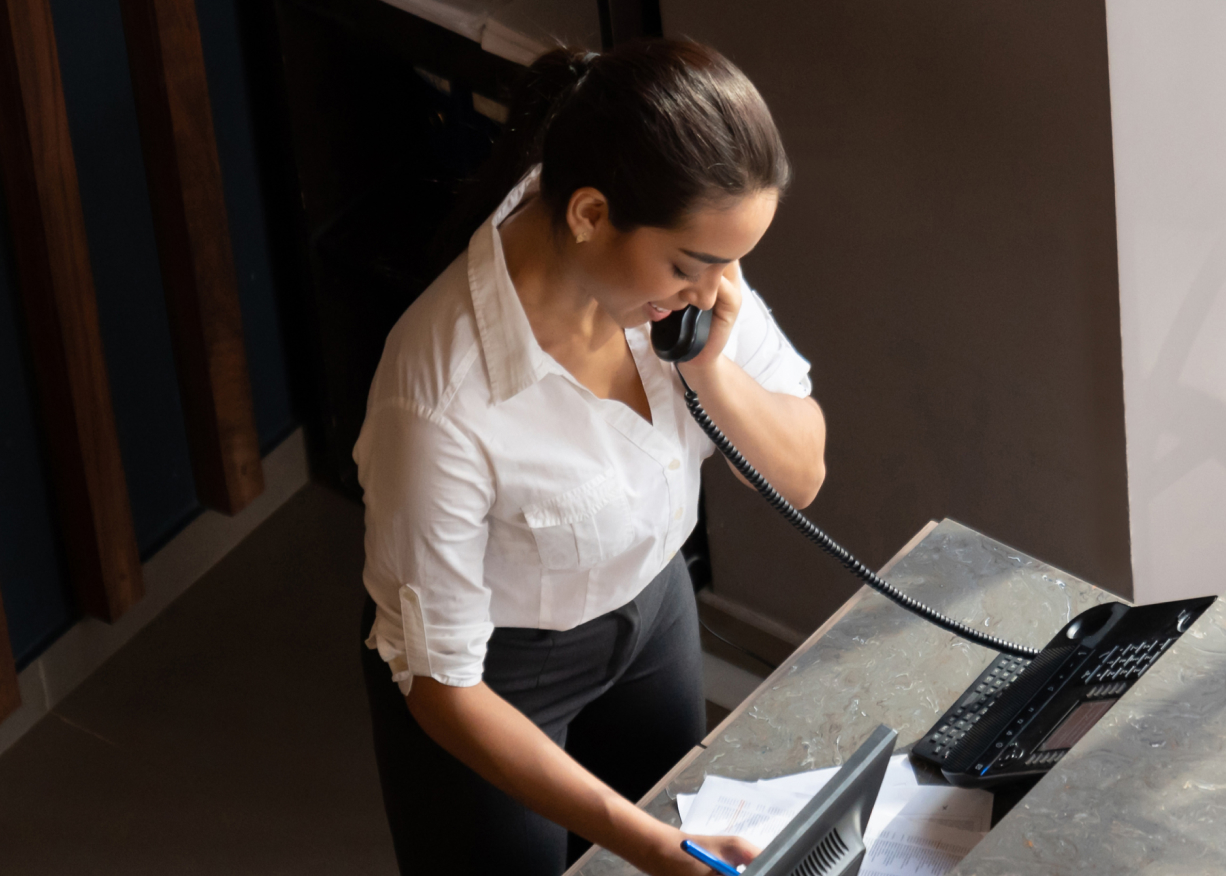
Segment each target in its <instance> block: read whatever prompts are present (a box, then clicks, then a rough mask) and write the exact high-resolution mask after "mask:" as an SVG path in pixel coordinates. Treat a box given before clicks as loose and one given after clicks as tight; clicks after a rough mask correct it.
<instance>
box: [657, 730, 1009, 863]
mask: <svg viewBox="0 0 1226 876" xmlns="http://www.w3.org/2000/svg"><path fill="white" fill-rule="evenodd" d="M838 771H839V768H838V767H827V768H825V769H820V770H811V771H809V772H805V773H796V774H793V775H788V776H780V777H778V778H774V779H760V780H758V781H756V782H746V781H740V780H737V779H728V778H724V777H722V776H707V777H706V778H705V779H704V780H703V783H702V787H701V788H699V789H698V793H697V794H678V795H677V810H678V812H680V813H681V829H682V830H683V831H685V832H686V833H689V834H695V835H699V836H724V835H734V836H739V837H741V838H743V839H746V840H748V841H749V842H751V843H754V844H755V845H757V846H759V847H762V848H765V847H766V846H767V845H768V844H769V843H770V841H771V840H773V839H774V838H775V837H776V836H777V835H778V834H779V833H780V831H782V830H783V829H784V828H785V827H787V825H788V823H789V822H790V821H791V820H792V819H793V818H795V817H796V815H797V813H799V812H800V810H801V809H803V808H804V806H805V804H806V803H808V802H809V800H811V799H812V798H813V795H814V794H816V793H817V792H818V791H820V790H821V789H822V788H823V787H825V785H826V783H827V782H829V781H830V780H831V779H832V778H833V777H834V776H835V774H836V773H838ZM991 818H992V794H991V792H988V791H981V790H971V789H967V788H954V787H951V786H949V785H920V784H919V782H918V781H917V780H916V777H915V771H914V769H913V768H912V767H911V763H910V761H909V759H908V757H907V755H905V754H898V755H895V756H894V757H892V758H890V763H889V766H888V767H887V769H886V774H885V779H884V780H883V781H882V784H881V789H880V790H879V791H878V793H877V801H876V803H874V804H873V812H872V814H871V815H870V817H869V821H868V824H867V825H866V827H865V831H864V843H865V846H866V847H867V848H868V850H869V854H868V856H867V858H866V860H865V864H864V867H863V868H862V870H861V872H862V873H863V874H865V876H870V874H876V876H912V874H924V876H928V874H940V873H945V872H946V871H947V870H948V869H949V868H951V867H952V866H953V865H954V864H955V863H957V862H958V861H960V860H961V859H962V857H963V856H965V855H966V853H967V852H969V851H970V850H971V849H972V848H974V846H975V844H976V843H978V842H979V840H980V839H982V838H983V836H984V834H986V833H987V831H988V828H989V827H990V826H991ZM882 840H884V843H885V844H884V846H883V847H882V849H881V851H880V854H879V855H876V857H875V853H874V848H875V845H876V843H877V842H879V841H882ZM960 849H961V850H962V851H959V850H960ZM874 861H875V862H876V863H873V866H874V867H876V869H870V866H869V865H870V863H872V862H874ZM900 868H901V869H900ZM908 868H909V869H908ZM917 868H918V869H917ZM925 868H927V869H925ZM934 868H936V869H934Z"/></svg>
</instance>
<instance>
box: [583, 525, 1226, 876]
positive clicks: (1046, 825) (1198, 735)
mask: <svg viewBox="0 0 1226 876" xmlns="http://www.w3.org/2000/svg"><path fill="white" fill-rule="evenodd" d="M818 561H820V560H818ZM882 576H883V577H884V578H885V579H886V580H888V581H889V582H890V583H892V584H894V585H895V586H897V587H899V588H900V589H902V590H903V591H904V592H906V593H908V594H909V595H911V596H913V597H915V598H917V599H919V600H921V601H922V602H926V603H928V604H929V605H931V606H933V607H934V608H937V609H939V610H941V611H943V612H944V613H945V614H948V615H951V616H952V617H954V618H957V619H959V620H962V621H964V622H966V623H970V624H973V625H976V626H980V627H982V628H984V629H985V630H988V631H990V632H992V633H993V634H995V635H997V636H1000V637H1002V638H1005V639H1008V640H1011V641H1014V642H1018V643H1021V644H1025V645H1030V646H1033V647H1037V648H1041V647H1043V646H1044V645H1045V644H1047V641H1048V640H1049V639H1050V638H1051V636H1052V635H1054V634H1055V633H1056V632H1057V631H1058V630H1059V629H1060V627H1061V626H1063V625H1064V624H1065V623H1066V622H1067V621H1068V620H1069V619H1071V618H1072V617H1073V616H1074V615H1076V614H1078V613H1080V612H1081V611H1083V610H1085V609H1086V608H1089V607H1090V606H1092V605H1096V604H1098V603H1102V602H1111V601H1114V600H1115V599H1116V597H1115V596H1114V595H1113V594H1111V593H1108V592H1107V591H1105V590H1101V589H1099V588H1097V587H1094V586H1093V585H1091V584H1088V583H1087V582H1085V581H1082V580H1080V579H1078V578H1075V577H1073V576H1071V575H1068V574H1067V573H1064V572H1062V571H1060V570H1058V569H1056V568H1054V567H1052V566H1049V565H1047V564H1045V563H1043V562H1041V561H1039V560H1036V559H1034V558H1033V557H1029V556H1027V555H1025V554H1023V553H1021V552H1019V551H1016V550H1014V549H1012V548H1010V547H1008V546H1006V545H1003V544H1001V543H1000V542H997V541H994V540H992V539H990V538H988V537H987V536H984V535H982V534H980V533H978V532H975V531H974V530H972V529H969V528H967V527H965V526H962V525H961V524H958V523H956V522H954V521H951V520H945V521H942V522H940V523H939V524H937V523H933V524H929V526H927V527H925V528H924V529H923V530H921V532H920V533H919V534H918V535H917V536H916V538H915V539H913V540H912V542H911V543H910V544H908V545H907V546H906V547H904V548H903V550H902V551H900V553H899V555H898V556H896V557H895V558H894V559H893V560H891V561H890V563H888V564H887V565H886V567H885V568H884V569H883V570H882ZM995 656H996V652H994V651H990V650H988V649H986V648H982V647H979V646H977V645H972V644H969V643H967V642H965V641H963V640H961V639H959V638H957V637H956V636H953V635H952V634H950V633H946V632H945V631H943V630H940V629H938V628H937V627H934V626H932V625H930V624H928V623H926V622H924V621H923V620H921V619H920V618H918V617H915V616H913V615H911V614H910V613H908V612H906V611H904V610H903V609H901V608H899V607H898V606H896V605H894V604H893V603H892V602H890V601H888V600H887V599H885V598H884V597H882V596H879V595H877V594H876V593H875V592H873V591H871V590H869V589H868V588H867V587H865V588H862V589H861V590H860V591H859V592H857V594H856V595H855V596H853V597H852V598H851V599H850V600H849V601H848V602H847V604H846V605H844V606H843V608H842V609H840V611H839V612H838V613H837V614H836V615H835V616H834V617H832V618H831V619H830V620H829V621H827V623H826V624H824V625H823V626H822V627H821V629H819V630H817V632H815V633H814V634H813V635H812V636H811V637H810V638H809V639H808V640H807V641H806V642H805V644H804V645H802V646H801V647H800V648H799V649H797V651H796V652H795V653H794V654H793V655H792V656H791V657H790V658H789V659H788V660H787V662H786V663H784V665H782V666H781V667H780V668H779V669H778V670H776V672H775V673H774V674H772V675H771V677H770V678H768V679H767V680H766V681H764V682H763V683H762V685H761V686H760V687H759V688H758V690H757V691H756V692H755V693H754V694H753V695H752V696H751V697H750V698H749V699H748V700H746V702H745V703H743V704H742V705H741V706H740V707H739V708H738V709H737V710H736V711H734V712H733V713H732V714H731V715H730V716H729V717H728V719H727V720H725V721H724V722H723V723H722V724H721V725H720V726H719V727H718V728H716V730H715V731H714V732H712V733H711V735H710V736H708V737H707V739H706V740H704V743H703V745H702V746H699V747H697V748H695V749H693V750H692V751H691V752H690V754H689V755H687V757H686V758H684V759H683V760H682V761H681V762H680V763H679V764H678V765H677V767H675V768H674V769H673V770H672V771H671V772H670V773H669V775H668V776H666V777H665V778H664V779H663V780H662V781H661V783H660V784H659V785H657V787H656V788H655V789H653V791H652V792H650V793H649V794H648V795H647V796H646V797H645V798H644V800H643V801H642V802H641V803H640V805H642V806H643V807H644V808H645V809H647V811H649V812H651V813H652V814H653V815H655V816H656V817H658V818H660V819H661V820H663V821H666V822H668V823H670V824H680V818H679V816H678V813H677V806H676V802H675V800H676V795H677V794H678V793H684V792H692V791H695V790H697V788H698V786H699V785H701V784H702V780H703V777H704V776H705V775H706V774H708V773H712V774H715V775H721V776H728V777H731V778H738V779H759V778H768V777H773V776H778V775H783V774H786V773H792V772H797V771H800V770H808V769H816V768H818V767H824V766H831V765H836V764H841V763H842V762H843V761H844V760H845V759H846V758H847V757H848V756H849V755H850V754H851V753H852V752H854V751H855V750H856V748H857V747H858V746H859V745H860V743H861V742H862V741H863V740H864V739H866V738H867V737H868V736H869V734H870V733H872V731H873V730H874V729H875V728H876V726H877V725H878V724H886V725H887V726H889V727H893V728H894V729H895V730H897V731H898V748H899V749H903V748H906V747H909V746H911V745H912V744H914V743H915V741H916V740H918V739H919V737H920V735H921V734H923V733H924V732H925V731H926V730H928V729H929V728H930V727H931V726H932V723H933V721H935V720H936V718H937V717H939V715H940V714H941V713H942V712H943V711H944V709H945V708H946V707H948V705H949V704H950V703H951V702H952V701H953V700H954V698H955V697H956V696H958V694H960V693H962V691H963V690H965V689H966V687H967V685H968V684H970V682H971V680H972V679H974V678H975V677H976V676H977V675H978V674H979V673H980V672H981V671H982V670H983V669H984V667H986V666H987V665H988V663H990V662H991V661H992V659H993V658H994V657H995ZM1223 670H1226V606H1224V605H1223V603H1221V602H1219V603H1216V604H1215V605H1214V606H1213V607H1212V608H1211V609H1210V610H1209V611H1207V612H1206V613H1205V614H1204V615H1203V616H1202V617H1201V618H1200V619H1199V620H1198V621H1197V623H1196V624H1195V625H1194V626H1193V627H1192V628H1191V629H1190V630H1189V631H1188V632H1187V633H1186V634H1185V635H1184V636H1183V638H1181V639H1180V641H1179V642H1177V643H1176V644H1175V645H1174V646H1172V649H1171V650H1170V651H1169V652H1168V653H1167V654H1166V655H1165V656H1164V657H1163V658H1162V659H1161V660H1160V661H1159V662H1158V663H1157V664H1156V665H1155V667H1154V668H1153V669H1151V670H1150V671H1149V672H1148V673H1146V675H1145V676H1143V677H1142V678H1141V679H1140V680H1139V681H1138V682H1137V683H1136V684H1135V685H1134V686H1133V688H1132V689H1131V690H1130V691H1129V692H1128V693H1127V694H1125V695H1124V697H1123V698H1122V699H1121V700H1120V702H1119V703H1118V704H1117V705H1116V706H1115V708H1113V709H1112V710H1111V712H1109V713H1108V714H1107V715H1106V716H1105V717H1104V718H1103V719H1102V720H1101V721H1100V722H1099V723H1098V725H1097V726H1096V727H1094V728H1093V729H1092V730H1091V731H1090V733H1089V734H1087V735H1086V737H1085V738H1084V739H1082V740H1081V742H1080V743H1078V745H1077V747H1076V748H1074V749H1073V751H1072V752H1070V753H1069V754H1068V755H1067V756H1066V757H1065V758H1064V759H1063V760H1062V761H1061V762H1060V763H1059V764H1058V765H1057V766H1056V768H1054V769H1053V770H1052V772H1051V773H1050V774H1048V775H1047V776H1046V777H1045V778H1044V779H1043V780H1042V781H1040V782H1039V783H1038V785H1036V786H1035V787H1034V789H1032V790H1031V791H1030V793H1029V794H1028V795H1027V796H1026V797H1025V798H1024V799H1023V800H1022V801H1021V802H1020V803H1018V804H1017V805H1016V806H1015V807H1014V808H1013V810H1012V811H1011V812H1010V813H1009V814H1008V815H1007V816H1006V817H1005V818H1004V819H1003V820H1002V821H1001V822H1000V823H999V824H998V825H997V826H996V828H995V829H994V830H993V831H992V832H991V833H990V834H989V835H988V836H987V838H986V839H984V841H983V842H981V843H980V844H979V846H977V847H976V848H975V850H974V851H972V853H971V854H970V855H969V856H968V857H967V858H966V859H965V860H964V861H963V862H962V863H961V864H960V865H959V866H958V868H957V869H956V870H954V871H953V872H954V873H957V874H962V876H970V874H982V876H987V874H1006V873H1008V874H1040V873H1041V874H1045V876H1052V874H1065V873H1070V874H1071V873H1079V874H1080V873H1112V874H1119V873H1142V872H1144V873H1147V874H1149V873H1181V874H1187V873H1202V872H1204V873H1209V872H1212V873H1222V872H1226V830H1223V827H1226V824H1224V822H1223V817H1224V816H1226V757H1223V756H1222V754H1223V747H1224V746H1226V673H1224V672H1223ZM568 872H569V873H571V874H576V876H577V874H580V873H581V874H584V876H614V874H616V876H623V874H632V873H637V872H638V871H637V870H636V869H635V868H634V867H632V866H630V865H629V864H627V863H626V862H625V861H622V860H620V859H619V858H617V857H615V856H613V855H611V854H610V853H608V852H606V851H604V850H602V849H596V850H593V851H592V852H591V853H589V855H587V856H585V857H584V858H583V859H581V860H580V861H579V862H577V863H576V865H575V866H574V867H573V868H572V869H571V870H570V871H568Z"/></svg>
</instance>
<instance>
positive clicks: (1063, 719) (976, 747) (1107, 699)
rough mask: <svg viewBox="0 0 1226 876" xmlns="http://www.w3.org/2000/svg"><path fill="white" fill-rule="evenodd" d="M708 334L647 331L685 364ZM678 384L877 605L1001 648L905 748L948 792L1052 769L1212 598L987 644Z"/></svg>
mask: <svg viewBox="0 0 1226 876" xmlns="http://www.w3.org/2000/svg"><path fill="white" fill-rule="evenodd" d="M710 327H711V312H710V311H703V310H699V309H698V308H697V307H693V306H690V307H687V308H685V309H684V310H679V311H676V312H675V313H673V315H672V316H669V317H667V318H665V319H663V320H660V321H659V322H655V323H653V324H652V327H651V343H652V347H653V348H654V349H655V351H656V355H658V356H659V357H660V358H661V359H663V360H664V361H666V362H672V363H674V365H678V364H680V363H682V362H688V361H689V360H690V359H693V358H694V357H695V356H697V355H698V354H699V353H700V352H701V351H702V347H703V345H704V344H705V343H706V342H707V338H708V336H709V333H710ZM677 376H678V377H679V378H680V380H681V384H682V386H684V387H685V403H686V406H687V407H688V408H689V411H690V414H691V416H693V418H694V420H695V421H696V422H697V423H698V425H699V426H700V427H701V428H702V430H703V431H704V432H705V433H706V434H707V437H709V438H710V439H711V441H712V442H713V443H714V444H715V446H716V447H717V448H719V450H720V452H721V453H722V454H723V455H724V456H725V457H726V458H727V459H728V461H729V462H731V463H732V465H733V466H734V467H735V468H736V470H737V471H739V472H740V473H741V474H742V475H744V477H745V479H746V480H748V481H749V483H750V484H752V485H753V486H754V488H755V489H756V490H757V491H758V493H759V494H760V495H761V496H762V497H763V498H764V499H766V501H767V502H768V503H770V505H771V507H773V508H774V509H775V510H776V511H778V512H779V513H780V514H782V515H783V516H784V518H786V519H787V521H788V522H789V523H791V524H792V525H793V526H794V527H795V528H796V529H798V530H799V531H800V532H801V534H802V535H804V536H805V537H806V538H808V539H809V540H810V541H812V542H814V543H815V544H817V546H818V547H820V548H821V549H822V550H824V551H825V552H826V553H828V554H830V555H831V556H832V557H834V558H835V559H836V560H838V561H839V562H840V563H842V565H843V566H844V567H845V568H847V569H848V571H850V572H851V573H852V574H854V575H856V576H857V577H858V578H860V579H861V580H862V581H864V582H865V583H866V584H868V585H869V586H870V587H872V588H873V589H874V590H876V591H877V592H878V593H880V594H881V595H883V596H885V597H886V598H887V599H890V600H892V601H894V602H896V603H898V604H899V605H901V606H902V607H903V608H905V609H907V610H908V611H911V612H914V613H915V614H918V615H920V616H921V617H923V618H924V619H925V620H927V621H929V622H930V623H933V624H935V625H936V626H938V627H941V628H942V629H944V630H948V631H949V632H951V633H954V634H955V635H958V636H961V637H962V638H964V639H967V640H969V641H972V642H974V643H976V644H978V645H983V646H984V647H986V648H991V649H992V650H995V651H999V652H1000V656H999V657H997V658H996V659H995V660H993V661H992V663H991V664H990V665H989V666H988V668H987V669H985V670H984V671H983V673H981V674H980V676H979V677H978V678H977V679H976V680H975V681H974V682H973V683H972V684H971V686H970V687H969V688H967V690H966V691H965V692H964V693H963V694H962V695H961V696H960V697H958V699H957V701H956V702H955V704H954V705H953V706H951V707H950V708H949V710H948V711H947V712H946V713H945V714H944V715H942V717H941V719H940V720H939V721H937V723H936V724H934V725H933V727H932V729H931V730H929V731H928V733H926V734H924V737H923V739H921V740H920V742H918V743H917V744H916V745H915V748H914V749H913V751H914V753H915V755H916V756H917V757H919V758H921V759H923V760H927V761H929V762H931V763H934V764H936V765H937V766H938V767H940V768H941V771H942V772H943V773H944V774H945V776H946V778H948V779H949V781H950V782H951V783H952V784H955V785H963V786H974V787H984V786H987V785H993V784H1000V783H1002V782H1007V781H1015V780H1018V779H1023V778H1027V777H1031V776H1037V775H1041V774H1042V773H1044V772H1046V771H1047V770H1049V769H1051V767H1052V765H1053V764H1055V763H1056V762H1057V761H1058V760H1060V758H1062V757H1063V756H1064V754H1065V753H1066V752H1067V751H1068V749H1069V748H1071V747H1072V746H1073V744H1075V743H1076V742H1077V740H1078V739H1080V738H1081V737H1082V736H1083V735H1084V734H1085V733H1086V732H1087V731H1088V730H1089V729H1090V727H1092V726H1093V725H1094V724H1095V723H1096V722H1097V721H1098V719H1099V718H1101V717H1102V716H1103V715H1104V714H1106V712H1107V710H1108V709H1110V708H1111V706H1112V705H1113V704H1114V703H1115V702H1116V700H1118V699H1119V698H1120V697H1121V696H1122V695H1123V694H1124V692H1125V691H1126V690H1127V689H1128V688H1129V687H1131V686H1132V684H1133V683H1134V682H1135V681H1136V679H1137V678H1139V677H1140V676H1141V674H1142V673H1144V672H1145V671H1146V670H1147V669H1148V668H1149V667H1150V666H1152V665H1153V663H1154V661H1156V660H1157V659H1158V657H1160V656H1161V655H1162V654H1163V653H1165V652H1166V650H1167V649H1168V648H1169V647H1170V646H1171V644H1172V643H1173V642H1174V641H1175V640H1176V639H1178V638H1179V637H1180V636H1181V635H1183V632H1184V631H1185V630H1186V629H1187V628H1188V627H1189V626H1191V624H1192V623H1193V622H1194V621H1195V620H1196V618H1198V617H1200V615H1201V614H1202V613H1203V612H1204V611H1205V609H1206V608H1208V607H1209V606H1210V605H1211V604H1212V603H1213V601H1214V599H1215V597H1212V596H1210V597H1204V598H1200V599H1186V600H1180V601H1176V602H1164V603H1158V604H1155V605H1143V606H1135V607H1129V606H1126V605H1123V604H1122V603H1118V602H1112V603H1105V604H1103V605H1098V606H1095V607H1094V608H1091V609H1088V610H1087V611H1084V612H1082V613H1081V614H1080V615H1078V616H1077V617H1075V618H1073V619H1072V620H1070V621H1069V622H1068V623H1067V624H1065V626H1064V627H1063V628H1062V629H1061V630H1060V632H1058V633H1057V634H1056V636H1055V638H1053V639H1052V640H1051V642H1049V643H1048V645H1047V647H1045V648H1044V649H1043V650H1041V651H1039V650H1036V649H1034V648H1030V647H1027V646H1024V645H1017V644H1014V643H1012V642H1006V641H1004V640H1003V639H999V638H997V637H996V636H990V635H988V634H986V633H983V632H981V631H979V630H976V629H974V628H973V627H970V626H968V625H966V624H963V623H961V622H959V621H956V620H953V619H952V618H948V617H946V616H944V615H943V614H941V613H940V612H938V611H936V610H935V609H933V608H930V607H929V606H927V605H924V604H923V603H922V602H919V601H917V600H915V599H912V598H911V597H909V596H907V595H906V594H905V593H903V592H902V591H901V590H898V589H897V588H896V587H894V586H893V585H891V584H889V583H888V582H886V581H885V580H883V579H882V578H881V577H880V576H878V575H877V574H876V573H875V572H873V571H872V570H871V569H869V568H868V567H867V566H865V565H864V564H863V563H861V562H860V561H859V560H857V559H856V558H855V557H854V556H852V554H851V553H850V552H848V551H847V550H846V549H845V548H843V547H841V546H840V545H839V544H837V543H836V542H835V541H834V540H833V539H831V538H830V536H828V535H826V533H824V532H822V531H821V530H820V529H818V528H817V526H815V525H814V524H813V523H812V522H811V521H810V520H809V519H808V518H807V517H805V516H804V515H803V514H801V513H800V511H798V510H796V508H794V507H792V504H791V503H790V502H788V501H787V500H786V499H784V498H783V497H782V496H781V495H779V493H778V492H777V491H776V490H775V488H774V487H772V486H771V485H770V483H768V482H767V480H766V478H764V477H762V475H761V474H760V473H759V472H758V471H757V470H756V469H755V468H754V467H753V466H752V465H750V464H749V462H748V460H746V459H745V457H743V456H742V455H741V454H740V452H739V451H738V450H737V449H736V447H734V446H733V445H732V442H731V441H729V440H728V438H727V437H726V436H725V435H724V434H723V432H721V431H720V429H719V427H718V426H716V425H715V423H713V422H712V421H711V418H710V417H709V416H708V415H707V412H706V411H704V410H703V408H702V405H701V404H700V403H699V400H698V394H697V393H695V392H694V390H692V389H691V388H690V385H689V384H688V383H686V381H685V376H684V375H683V374H682V373H681V369H680V368H677Z"/></svg>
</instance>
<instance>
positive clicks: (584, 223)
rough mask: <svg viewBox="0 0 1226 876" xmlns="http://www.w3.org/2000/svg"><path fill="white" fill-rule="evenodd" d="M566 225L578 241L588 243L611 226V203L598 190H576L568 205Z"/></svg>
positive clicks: (584, 188)
mask: <svg viewBox="0 0 1226 876" xmlns="http://www.w3.org/2000/svg"><path fill="white" fill-rule="evenodd" d="M566 224H567V226H569V227H570V233H571V236H572V237H573V238H575V240H576V241H579V242H583V241H588V240H591V239H593V238H594V237H596V236H597V235H599V234H600V233H602V232H603V231H604V230H605V229H606V228H608V226H609V202H608V199H606V198H605V196H604V195H603V194H601V192H600V191H599V190H598V189H594V188H592V187H591V186H585V187H583V188H581V189H575V191H574V192H573V193H572V194H571V196H570V201H569V202H568V203H567V205H566Z"/></svg>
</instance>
